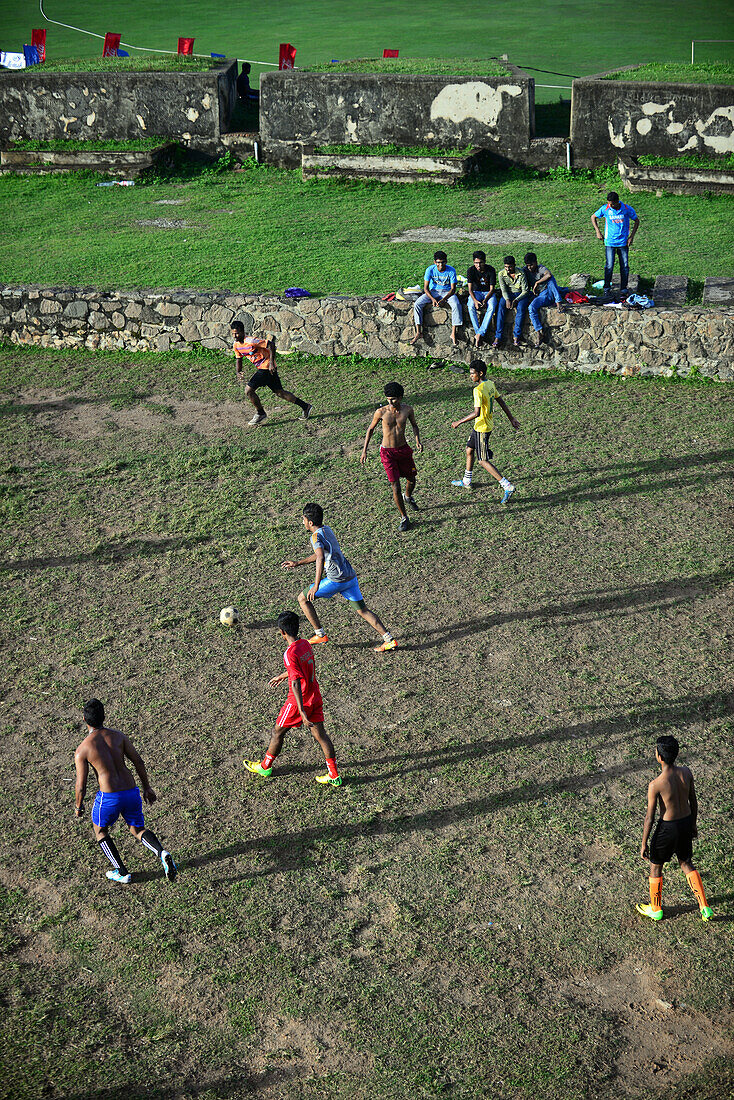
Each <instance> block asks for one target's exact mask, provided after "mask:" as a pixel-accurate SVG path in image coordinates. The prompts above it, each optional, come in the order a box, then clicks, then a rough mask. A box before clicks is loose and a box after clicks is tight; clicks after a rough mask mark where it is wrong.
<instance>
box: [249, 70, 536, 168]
mask: <svg viewBox="0 0 734 1100" xmlns="http://www.w3.org/2000/svg"><path fill="white" fill-rule="evenodd" d="M534 119H535V82H534V80H532V78H530V77H528V76H527V74H526V73H523V72H522V71H521V70H520V69H516V68H515V67H514V66H508V67H507V75H506V76H504V77H482V78H480V77H472V76H408V75H403V74H398V73H395V74H393V73H310V72H296V71H294V70H292V69H289V70H287V71H284V72H269V73H265V74H264V75H263V76H262V78H261V80H260V134H261V137H262V140H263V144H264V147H265V149H266V153H267V157H268V160H269V161H272V162H277V163H281V164H284V165H287V166H293V165H300V163H301V145H303V144H305V145H309V146H310V145H332V144H338V145H341V144H355V143H356V144H361V145H386V144H387V145H389V144H393V143H394V144H396V145H404V146H406V145H407V146H412V145H427V146H429V147H437V146H445V145H448V146H453V147H459V148H460V147H463V146H466V145H474V146H475V147H476V148H479V149H490V150H492V151H493V152H497V153H499V154H501V155H502V156H504V157H506V158H508V159H513V157H514V156H515V155H519V153H520V151H527V149H528V147H529V145H530V139H531V136H532V130H533V127H534Z"/></svg>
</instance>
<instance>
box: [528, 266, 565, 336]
mask: <svg viewBox="0 0 734 1100" xmlns="http://www.w3.org/2000/svg"><path fill="white" fill-rule="evenodd" d="M562 301H563V298H562V297H561V292H560V290H559V289H558V283H557V282H556V280H555V279H554V278H553V276H552V275H551V277H550V279H548V281H547V282H546V283H545V284H544V285H543V289H542V290H541V292H540V294H539V295H538V297H537V298H533V300H532V302H531V303H530V309H529V311H528V312H529V313H530V320H531V322H532V325H533V328H534V329H535V331H536V332H540V330H541V329H542V327H543V326H542V325H541V323H540V317H539V316H538V314H539V313H540V311H541V309H543V308H544V307H547V306H550V305H553V304H555V305H558V304H559V303H560V302H562Z"/></svg>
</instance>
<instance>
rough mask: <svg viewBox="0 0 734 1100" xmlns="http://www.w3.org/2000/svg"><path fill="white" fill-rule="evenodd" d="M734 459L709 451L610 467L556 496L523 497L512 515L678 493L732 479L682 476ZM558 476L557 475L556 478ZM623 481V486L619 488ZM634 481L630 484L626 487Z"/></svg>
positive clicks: (725, 474) (732, 453)
mask: <svg viewBox="0 0 734 1100" xmlns="http://www.w3.org/2000/svg"><path fill="white" fill-rule="evenodd" d="M732 459H734V450H722V451H709V452H708V453H707V454H702V455H681V456H680V457H677V456H676V457H670V458H658V459H655V460H654V461H652V462H631V463H624V464H623V467H624V468H622V469H620V468H619V466H615V467H612V469H613V470H616V471H617V472H616V473H608V474H605V475H604V477H600V478H592V479H591V480H590V481H586V482H585V483H583V484H580V485H575V486H573V485H572V486H569V487H568V488H566V489H561V490H559V491H558V492H556V493H545V494H543V495H540V496H522V497H519V498H518V499H517V500H516V501H515V502H513V504H512V512H533V511H536V510H537V509H538V508H545V507H547V506H548V505H552V504H567V503H576V502H580V501H594V500H609V499H610V498H612V497H622V496H639V495H640V494H641V493H650V492H654V491H655V490H656V489H668V490H675V491H678V490H680V489H681V488H685V487H687V486H690V485H700V484H701V483H702V482H712V481H720V480H721V479H722V478H726V479H731V478H732V472H731V470H725V469H722V470H720V471H719V472H717V473H708V474H706V475H705V476H703V475H701V474H691V475H689V476H687V477H681V476H680V474H681V471H682V470H691V469H694V468H697V467H701V466H711V465H715V464H717V463H724V462H731V460H732ZM663 473H667V474H673V475H675V476H674V477H668V478H664V479H660V480H657V481H649V480H638V479H643V478H648V477H649V476H650V475H653V476H654V475H656V474H663ZM555 476H558V475H555ZM619 482H625V484H624V485H618V484H617V483H619ZM630 482H633V483H632V484H629V483H630Z"/></svg>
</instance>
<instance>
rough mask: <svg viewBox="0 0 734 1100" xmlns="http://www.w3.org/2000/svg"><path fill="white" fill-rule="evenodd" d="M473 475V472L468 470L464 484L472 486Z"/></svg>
mask: <svg viewBox="0 0 734 1100" xmlns="http://www.w3.org/2000/svg"><path fill="white" fill-rule="evenodd" d="M472 473H473V471H472V470H466V471H465V473H464V484H465V485H471V475H472Z"/></svg>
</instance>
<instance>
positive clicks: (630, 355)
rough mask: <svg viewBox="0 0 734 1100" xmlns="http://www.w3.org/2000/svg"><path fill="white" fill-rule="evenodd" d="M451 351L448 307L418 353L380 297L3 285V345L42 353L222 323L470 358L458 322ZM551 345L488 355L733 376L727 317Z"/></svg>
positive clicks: (613, 323)
mask: <svg viewBox="0 0 734 1100" xmlns="http://www.w3.org/2000/svg"><path fill="white" fill-rule="evenodd" d="M464 316H465V324H464V326H463V327H462V328H461V329H460V330H459V347H458V348H454V347H453V346H452V344H451V341H450V338H449V334H450V326H449V323H448V322H449V317H448V315H447V313H446V310H443V309H440V310H434V311H429V310H426V313H425V315H424V332H425V336H426V339H425V341H421V343H419V344H418V345H416V346H413V345H412V344H411V343H410V340H411V339H412V336H413V332H414V329H413V324H412V306H411V304H410V303H408V302H382V301H380V299H379V298H306V299H300V300H297V301H288V300H283V299H281V298H271V297H266V296H264V295H263V296H260V295H244V294H233V293H232V292H231V291H226V290H225V291H221V292H219V293H202V292H199V291H193V290H177V291H152V290H140V291H118V292H114V293H105V292H103V291H98V290H82V289H76V288H58V287H38V286H36V287H28V286H3V285H1V284H0V339H2V340H4V341H8V342H12V343H16V344H29V345H34V344H35V345H40V346H42V347H72V348H73V347H87V348H109V349H115V348H119V349H126V350H129V351H168V350H169V348H174V349H178V350H182V351H185V350H186V349H187V348H189V347H191V346H192V345H196V344H201V345H203V346H204V347H207V348H218V349H221V350H222V351H223V352H224V351H228V349H229V347H230V342H231V338H230V332H229V326H230V322H231V321H232V320H241V321H242V322H243V323H244V326H245V330H246V332H248V333H251V332H257V333H266V334H272V335H273V336H274V337H275V339H276V344H277V347H278V349H279V350H281V351H283V352H287V351H289V350H291V349H297V350H299V351H301V352H304V353H306V354H309V355H351V354H357V355H363V356H366V357H372V358H377V359H382V358H390V357H394V356H401V357H403V358H409V357H415V356H419V357H423V356H427V355H429V356H432V357H438V358H442V359H454V360H457V361H459V362H468V360H470V359H472V358H474V354H475V352H474V346H473V335H474V334H473V331H472V329H471V325H470V324H469V323H468V321H467V320H466V310H465V311H464ZM545 320H546V325H547V331H548V332H549V335H550V346H544V347H542V348H523V349H522V350H516V349H512V348H509V349H508V348H507V347H505V349H503V350H501V351H500V352H494V351H492V352H489V351H485V352H484V354H485V356H486V357H487V358H491V360H492V362H497V363H499V364H500V365H501V366H504V367H508V368H513V367H525V368H527V367H532V368H543V367H557V368H562V369H567V370H580V371H595V370H606V371H609V372H612V373H620V374H625V375H631V374H662V375H667V374H671V373H672V374H681V375H685V374H688V373H690V371H691V369H694V368H695V369H697V370H698V371H699V372H700V373H701V374H704V375H707V376H709V377H711V378H716V379H719V380H722V381H724V380H728V381H731V380H733V379H734V309H731V308H728V309H720V310H718V309H717V310H714V309H702V308H698V309H669V310H664V309H655V310H646V311H645V312H643V313H622V312H620V311H619V310H615V309H604V308H601V307H597V308H594V307H591V308H590V307H588V306H583V307H578V308H574V307H571V309H570V310H569V312H568V313H566V314H563V315H561V314H558V313H556V311H555V310H550V311H548V312H547V313H546V317H545Z"/></svg>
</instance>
